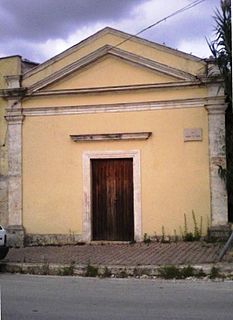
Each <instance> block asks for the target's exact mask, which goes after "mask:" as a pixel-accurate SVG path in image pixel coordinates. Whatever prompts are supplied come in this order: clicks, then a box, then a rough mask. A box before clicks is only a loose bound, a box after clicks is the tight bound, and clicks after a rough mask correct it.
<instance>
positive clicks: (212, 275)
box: [209, 266, 223, 279]
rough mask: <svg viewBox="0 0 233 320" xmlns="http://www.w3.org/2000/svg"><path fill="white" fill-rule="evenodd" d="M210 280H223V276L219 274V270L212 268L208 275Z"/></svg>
mask: <svg viewBox="0 0 233 320" xmlns="http://www.w3.org/2000/svg"><path fill="white" fill-rule="evenodd" d="M209 278H210V279H216V278H223V275H222V274H221V273H220V269H219V268H217V267H215V266H213V267H212V268H211V270H210V274H209Z"/></svg>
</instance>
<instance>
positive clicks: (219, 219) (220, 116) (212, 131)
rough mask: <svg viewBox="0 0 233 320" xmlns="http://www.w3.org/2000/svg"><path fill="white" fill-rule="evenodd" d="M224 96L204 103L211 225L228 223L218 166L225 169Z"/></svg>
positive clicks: (225, 199) (224, 187) (225, 192)
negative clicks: (206, 123)
mask: <svg viewBox="0 0 233 320" xmlns="http://www.w3.org/2000/svg"><path fill="white" fill-rule="evenodd" d="M226 107H227V105H226V104H225V101H224V97H215V98H214V99H209V100H208V103H207V105H206V109H207V110H208V123H209V167H210V191H211V220H212V226H213V227H217V226H224V225H227V223H228V211H227V210H228V209H227V191H226V183H225V181H224V180H223V179H222V178H221V177H220V175H219V168H223V169H226V150H225V110H226Z"/></svg>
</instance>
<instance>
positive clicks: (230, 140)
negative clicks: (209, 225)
mask: <svg viewBox="0 0 233 320" xmlns="http://www.w3.org/2000/svg"><path fill="white" fill-rule="evenodd" d="M214 20H215V23H216V27H215V34H216V39H215V40H214V41H212V42H210V43H209V47H210V50H211V52H212V55H213V57H214V63H215V65H217V66H218V68H219V70H220V74H221V76H222V78H223V82H224V89H225V94H226V102H227V103H228V108H227V110H226V156H227V170H225V171H224V170H223V169H221V168H220V174H221V175H222V176H224V177H225V179H226V183H227V191H228V217H229V222H233V107H232V38H231V0H221V2H220V10H219V9H217V10H216V12H215V16H214Z"/></svg>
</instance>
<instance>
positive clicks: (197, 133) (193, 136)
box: [184, 128, 202, 141]
mask: <svg viewBox="0 0 233 320" xmlns="http://www.w3.org/2000/svg"><path fill="white" fill-rule="evenodd" d="M184 141H202V129H201V128H185V129H184Z"/></svg>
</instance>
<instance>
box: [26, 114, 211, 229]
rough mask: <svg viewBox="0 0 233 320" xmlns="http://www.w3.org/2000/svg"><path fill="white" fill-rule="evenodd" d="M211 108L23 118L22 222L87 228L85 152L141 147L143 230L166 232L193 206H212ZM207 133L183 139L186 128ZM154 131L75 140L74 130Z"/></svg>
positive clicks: (204, 212) (202, 209)
mask: <svg viewBox="0 0 233 320" xmlns="http://www.w3.org/2000/svg"><path fill="white" fill-rule="evenodd" d="M207 123H208V121H207V112H206V110H205V109H204V108H196V109H173V110H156V111H143V112H122V113H98V114H82V115H72V116H71V115H69V116H46V117H26V119H25V121H24V124H23V186H24V188H23V224H24V227H25V229H26V232H27V233H44V234H46V233H69V232H75V233H76V232H77V233H81V232H82V212H83V205H82V200H83V182H82V180H83V175H82V154H83V152H85V151H91V150H93V151H96V150H140V152H141V196H142V230H143V231H142V233H147V234H149V235H153V234H154V232H156V233H157V234H161V233H162V231H161V229H162V226H164V228H165V232H166V234H169V235H172V234H173V232H174V229H176V230H177V233H178V230H179V227H180V226H183V225H184V220H183V215H184V213H186V214H187V217H188V222H189V223H190V224H192V217H191V212H192V210H194V212H195V214H196V218H197V219H199V218H200V216H202V217H203V219H204V224H205V222H206V221H207V217H208V216H209V213H210V207H209V203H210V195H209V174H208V172H209V169H208V168H209V164H208V138H207V136H208V127H207ZM196 127H198V128H202V129H203V141H200V142H184V139H183V129H184V128H196ZM140 131H151V132H152V136H151V137H150V139H148V140H146V141H124V142H123V141H115V142H111V141H109V142H82V143H75V142H73V141H72V140H71V139H70V135H71V134H85V133H86V134H91V133H93V134H94V133H112V132H140Z"/></svg>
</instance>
